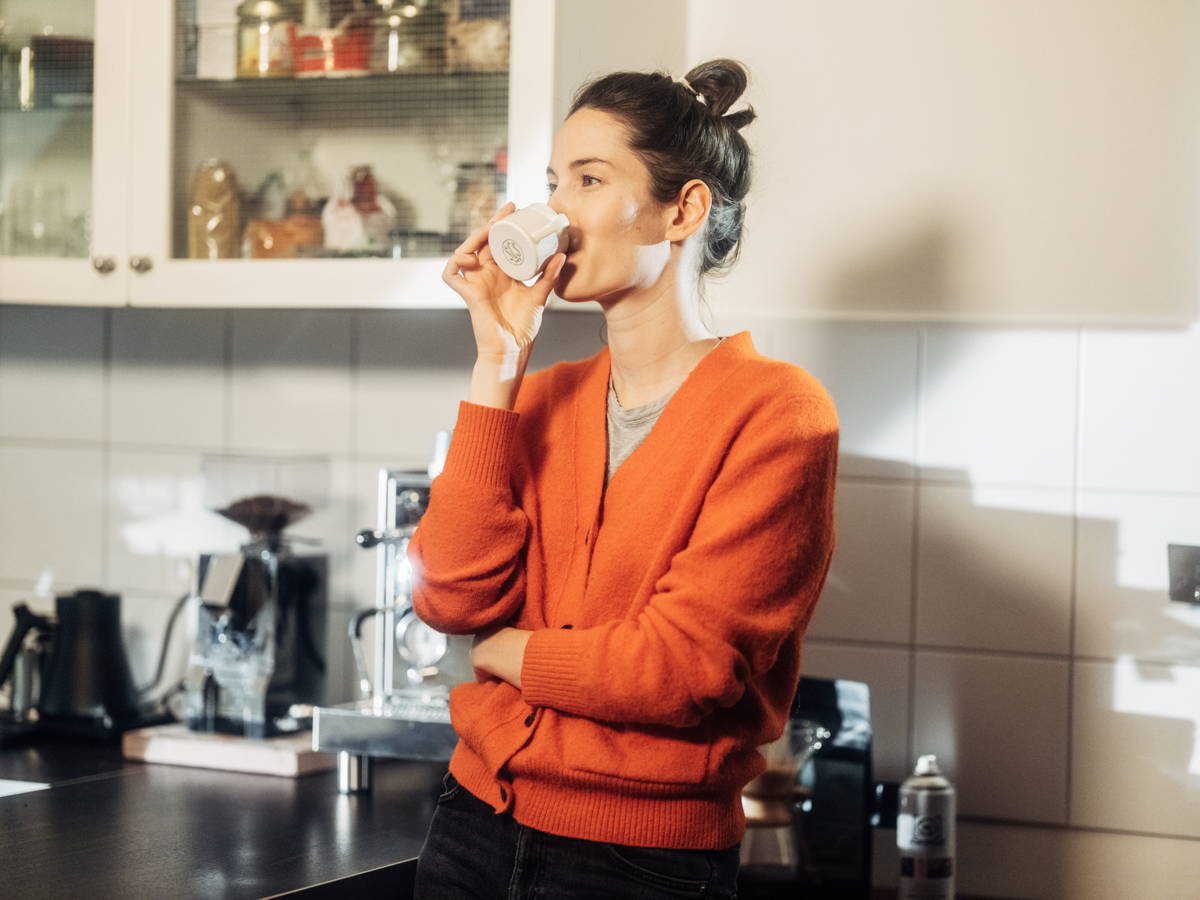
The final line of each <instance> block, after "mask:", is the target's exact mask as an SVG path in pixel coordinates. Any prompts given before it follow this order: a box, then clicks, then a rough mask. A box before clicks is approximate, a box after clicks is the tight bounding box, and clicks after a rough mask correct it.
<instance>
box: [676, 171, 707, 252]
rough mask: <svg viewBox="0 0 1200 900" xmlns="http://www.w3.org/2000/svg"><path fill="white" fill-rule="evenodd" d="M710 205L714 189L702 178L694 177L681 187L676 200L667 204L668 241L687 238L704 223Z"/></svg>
mask: <svg viewBox="0 0 1200 900" xmlns="http://www.w3.org/2000/svg"><path fill="white" fill-rule="evenodd" d="M710 206H712V191H710V190H709V189H708V185H707V184H705V183H704V182H703V181H702V180H701V179H699V178H693V179H692V180H691V181H689V182H688V183H687V184H685V185H684V186H683V187H681V188H680V189H679V196H678V197H677V198H676V199H675V202H674V203H670V204H668V205H667V209H666V217H667V223H666V224H667V227H666V233H665V234H664V237H665V238H666V239H667V240H668V241H682V240H685V239H686V238H687V237H689V236H690V235H691V234H693V233H694V232H695V231H697V230H698V229H699V228H700V227H701V226H702V225H703V224H704V220H705V219H707V218H708V210H709V207H710Z"/></svg>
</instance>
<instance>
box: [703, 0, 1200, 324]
mask: <svg viewBox="0 0 1200 900" xmlns="http://www.w3.org/2000/svg"><path fill="white" fill-rule="evenodd" d="M735 11H736V12H735ZM688 23H689V43H688V53H689V60H688V61H689V64H694V63H696V62H699V61H701V60H704V59H707V58H711V57H716V56H731V57H734V58H740V59H743V60H745V61H747V62H748V63H750V64H751V68H752V74H753V76H754V83H753V86H752V89H751V91H750V94H749V99H750V101H751V102H752V103H754V105H755V106H756V108H757V109H758V110H759V112H760V113H761V119H760V120H759V121H757V122H755V123H754V124H753V125H752V126H750V128H751V129H752V130H753V135H754V140H755V147H756V150H757V151H758V166H759V179H758V186H757V189H756V191H755V198H754V208H753V215H752V216H751V218H750V220H749V227H750V228H751V229H752V232H753V234H754V240H753V241H752V242H750V243H748V244H747V247H746V252H745V255H744V257H743V259H742V263H741V268H742V272H741V276H742V277H741V278H740V279H739V281H738V282H737V287H736V289H733V290H732V291H731V292H730V293H724V292H717V293H715V294H714V296H719V297H720V298H722V299H723V300H724V299H727V300H728V302H729V303H731V304H736V305H737V307H738V308H746V307H750V308H754V309H757V310H762V311H770V312H771V313H772V314H777V315H796V314H798V313H801V312H805V311H824V312H833V313H834V314H839V315H847V314H858V315H861V316H866V317H868V318H875V319H884V318H895V317H899V318H911V317H912V314H913V313H914V312H915V313H917V314H923V313H927V314H933V315H936V316H938V317H939V318H940V319H941V320H943V321H963V320H968V321H989V320H990V321H999V320H1007V321H1013V320H1014V318H1013V317H1016V320H1019V321H1022V322H1027V323H1038V324H1058V323H1060V322H1064V321H1066V322H1077V321H1081V319H1080V316H1081V315H1082V316H1084V317H1085V318H1084V319H1083V320H1085V321H1087V322H1089V323H1104V322H1108V321H1110V320H1113V321H1115V320H1120V321H1124V322H1127V323H1128V322H1135V321H1136V322H1139V323H1151V322H1154V323H1155V324H1158V322H1159V321H1171V322H1173V323H1178V322H1180V321H1181V320H1184V319H1187V318H1190V317H1192V315H1193V313H1194V312H1195V310H1196V309H1197V306H1196V296H1197V290H1198V288H1197V285H1198V279H1197V275H1196V272H1197V265H1196V260H1195V255H1194V248H1195V247H1196V246H1197V244H1200V227H1198V223H1197V216H1196V212H1197V209H1198V208H1200V207H1198V205H1197V201H1198V199H1200V165H1198V161H1200V115H1197V112H1196V111H1197V109H1198V108H1200V63H1198V62H1197V53H1196V47H1197V46H1200V4H1197V3H1193V2H1182V3H1166V2H1149V3H1148V2H1145V0H1101V2H1094V3H1079V2H1076V0H1017V2H1007V3H1000V4H997V3H992V2H986V0H967V2H953V0H889V2H883V3H881V2H875V0H848V2H839V3H822V2H815V0H742V2H739V3H737V4H730V3H727V2H723V0H691V2H690V3H689V14H688ZM681 74H682V73H681ZM747 133H748V134H749V133H750V132H749V131H748V132H747Z"/></svg>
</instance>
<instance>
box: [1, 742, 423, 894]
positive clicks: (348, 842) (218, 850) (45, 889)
mask: <svg viewBox="0 0 1200 900" xmlns="http://www.w3.org/2000/svg"><path fill="white" fill-rule="evenodd" d="M444 771H445V766H444V765H443V764H440V763H423V762H420V763H419V762H396V761H389V762H381V761H376V764H375V772H374V774H375V786H374V790H373V792H372V793H370V794H362V795H340V794H338V792H337V777H336V773H335V772H322V773H318V774H314V775H307V776H304V777H302V778H281V777H277V776H270V775H246V774H241V773H236V772H222V771H215V770H211V769H194V768H186V767H183V766H167V765H155V764H145V763H140V762H132V761H128V760H125V759H123V758H122V757H121V752H120V747H119V746H111V745H109V746H87V745H82V744H78V743H76V744H66V743H46V742H44V741H42V742H39V743H37V744H33V745H29V746H23V747H5V746H0V779H13V780H19V781H39V782H43V783H49V784H50V785H51V787H50V788H49V789H48V790H39V791H33V792H30V793H24V794H16V795H12V796H6V797H0V861H2V862H0V873H2V876H0V897H21V898H39V897H70V896H84V897H95V898H103V897H121V898H138V897H172V898H175V897H180V898H185V897H197V898H208V897H213V898H218V897H219V898H230V900H233V898H261V897H270V896H274V895H279V894H285V893H288V892H295V891H301V890H302V889H307V890H304V892H303V893H301V894H298V895H297V896H299V897H303V898H305V900H308V898H318V897H323V896H337V897H353V896H356V895H361V896H382V895H388V896H393V897H394V896H398V895H403V891H404V886H405V885H406V884H410V883H411V878H412V871H413V868H414V866H415V864H414V863H413V860H415V858H416V856H417V854H418V853H419V851H420V849H421V844H422V842H423V841H424V839H425V831H426V828H427V827H428V824H429V820H430V818H431V817H432V816H433V810H434V803H435V801H436V799H437V795H438V793H439V792H440V790H441V777H442V774H443V772H444Z"/></svg>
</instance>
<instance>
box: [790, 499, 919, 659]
mask: <svg viewBox="0 0 1200 900" xmlns="http://www.w3.org/2000/svg"><path fill="white" fill-rule="evenodd" d="M836 497H837V499H836V502H837V509H836V515H835V518H836V523H837V546H836V548H835V550H834V555H833V563H832V565H831V566H830V569H829V575H828V577H827V578H826V579H825V587H824V589H823V590H822V592H821V600H820V602H819V603H818V604H817V611H816V613H815V615H814V616H813V620H812V623H811V624H810V625H809V631H808V633H809V634H810V635H812V636H814V637H836V638H845V639H848V640H869V641H899V642H904V643H907V642H908V639H909V620H910V616H911V613H912V542H913V524H914V523H913V486H912V485H911V484H908V483H905V482H897V483H886V482H861V481H848V480H846V479H845V478H843V479H841V480H840V481H839V482H838V486H837V495H836Z"/></svg>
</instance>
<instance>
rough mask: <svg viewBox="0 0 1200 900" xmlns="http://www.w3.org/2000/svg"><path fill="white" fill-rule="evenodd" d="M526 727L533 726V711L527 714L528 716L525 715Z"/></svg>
mask: <svg viewBox="0 0 1200 900" xmlns="http://www.w3.org/2000/svg"><path fill="white" fill-rule="evenodd" d="M525 727H526V728H532V727H533V713H530V714H529V715H527V716H526V717H525Z"/></svg>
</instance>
